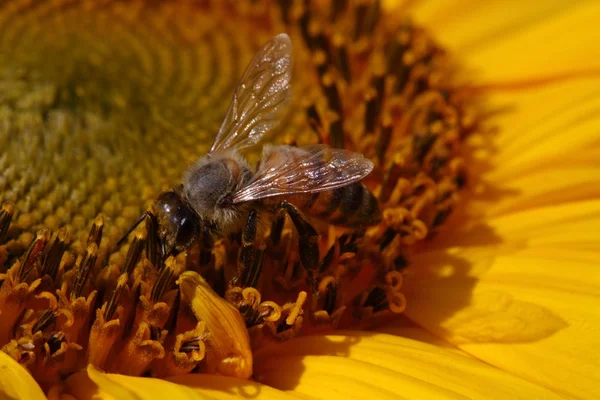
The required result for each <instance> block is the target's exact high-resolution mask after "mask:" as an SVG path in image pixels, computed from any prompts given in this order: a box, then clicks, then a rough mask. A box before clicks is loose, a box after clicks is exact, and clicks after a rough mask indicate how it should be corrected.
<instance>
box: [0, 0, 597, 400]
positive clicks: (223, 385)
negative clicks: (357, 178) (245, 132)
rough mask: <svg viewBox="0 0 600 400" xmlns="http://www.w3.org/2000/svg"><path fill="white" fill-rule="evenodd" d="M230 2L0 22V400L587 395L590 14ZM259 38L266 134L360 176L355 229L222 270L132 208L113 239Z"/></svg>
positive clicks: (593, 144) (27, 12) (592, 289)
mask: <svg viewBox="0 0 600 400" xmlns="http://www.w3.org/2000/svg"><path fill="white" fill-rule="evenodd" d="M380 3H382V4H380ZM235 5H236V7H233V6H232V4H230V3H228V2H201V3H192V2H189V3H188V2H184V1H181V2H177V3H170V2H164V3H162V2H147V3H146V2H132V3H121V2H112V1H105V2H93V1H92V2H82V1H67V0H62V1H48V2H27V1H14V2H10V3H7V4H3V5H2V9H1V10H0V54H2V57H1V60H2V65H0V86H1V87H2V93H1V94H0V113H1V114H2V116H3V117H2V121H3V123H2V127H1V130H0V144H1V146H2V152H1V154H0V165H2V172H1V174H0V194H1V197H0V199H2V200H3V201H6V202H5V203H4V204H3V205H2V209H1V210H0V266H1V269H0V272H1V273H2V275H1V276H2V278H3V280H2V286H1V287H0V312H1V314H0V318H1V320H2V324H1V326H0V347H2V351H1V352H0V366H1V368H2V373H1V374H0V394H1V396H0V397H2V398H26V399H36V398H46V396H47V397H48V398H51V399H59V398H62V399H70V398H77V399H88V398H89V399H91V398H107V399H110V398H118V399H128V398H131V399H146V398H148V399H150V398H157V397H160V396H167V397H174V398H178V397H181V398H189V399H204V398H233V397H259V396H260V398H270V397H272V398H288V397H289V398H332V397H344V398H359V397H360V398H362V397H364V398H367V397H375V398H402V397H406V398H459V397H460V398H465V397H466V398H508V397H516V398H528V399H530V398H594V396H595V395H596V394H597V391H598V389H597V386H598V382H600V373H599V372H598V371H599V370H600V369H599V368H598V360H599V359H600V355H599V354H598V351H599V350H598V349H600V339H598V335H597V332H596V331H597V328H596V325H597V319H598V315H597V311H596V310H597V309H598V297H599V296H600V292H599V290H598V284H600V282H599V281H598V277H599V276H600V275H599V274H598V273H597V272H594V269H593V268H594V267H595V266H596V265H595V264H597V262H598V261H597V257H595V256H596V252H597V250H598V248H600V243H598V242H599V240H600V235H599V234H597V233H594V232H596V229H597V228H598V227H599V226H598V218H600V215H599V210H600V202H599V201H598V197H599V195H600V186H598V182H599V181H600V180H599V178H600V173H599V170H598V168H599V167H600V164H599V162H598V160H600V150H599V149H598V145H599V144H600V140H599V138H600V130H599V129H598V126H597V124H595V122H596V117H597V115H598V110H597V108H598V104H597V102H598V99H599V98H600V97H599V96H598V91H599V89H600V64H599V62H598V60H599V59H600V57H599V56H600V54H597V50H596V48H597V46H596V43H597V42H598V40H599V39H600V37H599V32H600V31H599V30H598V29H596V27H595V22H596V19H597V18H598V17H600V7H599V6H598V5H597V4H596V3H595V2H593V1H589V2H584V1H582V2H573V3H569V4H567V3H564V2H546V3H544V4H541V3H539V2H538V4H534V3H527V2H518V3H515V4H513V2H512V1H509V0H507V1H505V2H486V1H476V0H465V1H460V2H453V3H452V4H449V3H447V2H437V1H422V2H410V1H406V2H404V3H400V4H399V3H398V2H394V1H390V2H379V1H369V0H365V1H356V2H346V1H332V2H331V4H330V3H329V2H317V1H279V2H256V1H247V2H246V1H244V2H236V3H235ZM407 17H410V18H407ZM281 31H286V32H289V33H290V35H291V37H292V41H293V43H294V46H295V53H294V57H295V63H296V64H297V67H296V69H295V71H294V73H295V76H296V78H295V79H296V80H295V86H294V88H295V93H294V98H293V100H292V106H291V107H290V111H289V112H288V113H286V114H285V116H283V123H282V126H283V127H284V128H281V127H280V128H279V129H280V130H279V131H277V132H275V133H276V140H278V141H281V142H284V143H291V144H303V143H314V142H325V143H327V144H330V145H333V146H336V147H347V148H350V149H352V150H355V151H360V152H361V153H364V154H365V155H367V156H369V157H370V158H371V159H373V161H374V162H375V170H374V172H373V174H372V175H370V176H369V177H367V179H366V180H365V182H364V184H365V185H366V186H367V187H368V188H369V189H370V190H371V191H372V192H373V193H374V194H375V195H376V196H377V197H378V199H379V202H380V204H381V210H382V222H381V223H380V224H379V225H377V226H374V227H371V228H369V229H367V230H364V231H360V232H356V231H344V230H340V229H338V228H333V227H328V226H325V225H317V227H318V229H319V231H320V232H321V239H320V241H319V243H318V245H319V247H320V250H321V258H320V260H319V268H318V270H315V271H304V270H303V268H302V265H303V263H302V259H301V255H299V253H298V249H297V240H298V237H297V233H296V231H295V230H294V229H293V228H292V227H291V226H290V223H289V222H286V221H285V219H284V220H283V221H284V222H281V223H278V222H277V221H278V220H277V219H276V220H274V222H273V225H271V226H270V227H267V228H266V229H265V230H264V232H259V235H258V236H259V241H260V243H261V247H259V248H257V249H253V250H252V251H255V253H252V256H253V257H250V258H251V259H252V260H254V262H252V263H251V264H249V265H250V266H251V267H252V268H250V270H244V271H240V270H238V269H236V266H237V264H238V261H237V256H238V251H241V250H243V249H244V248H245V247H244V240H243V238H240V237H236V236H235V235H232V236H231V237H225V238H222V239H220V240H219V241H218V242H216V243H214V247H213V248H212V249H208V250H207V249H206V248H203V247H202V245H200V246H195V247H193V248H191V249H189V251H188V252H187V253H185V254H180V255H179V256H177V257H173V258H169V259H167V260H159V259H157V258H156V257H155V255H154V253H153V246H154V242H153V241H152V232H153V229H156V227H155V226H154V225H153V221H152V219H151V218H146V222H145V224H141V226H140V227H138V229H137V230H135V232H134V233H133V234H132V235H131V236H132V238H131V239H130V240H129V243H128V244H126V245H124V246H121V247H120V248H119V247H118V245H117V241H118V239H119V238H120V237H121V236H122V234H123V232H124V231H125V230H126V229H127V228H128V227H130V226H131V224H132V223H133V221H135V218H137V217H138V216H139V215H140V214H141V213H142V212H143V211H144V210H145V209H146V207H148V206H149V205H150V204H151V203H152V200H153V199H154V198H155V196H156V195H157V194H158V193H160V192H161V191H163V190H167V189H169V188H170V187H172V186H173V185H174V184H176V183H177V182H178V179H180V177H181V174H182V172H183V170H184V169H185V167H186V165H187V164H189V162H191V161H193V160H194V159H195V158H196V157H198V156H199V155H201V154H204V153H205V152H206V150H207V148H208V146H210V138H211V137H212V136H213V135H214V132H216V130H218V127H219V125H220V122H221V120H222V117H223V114H224V112H225V110H226V107H227V103H228V101H229V99H230V96H231V93H232V91H233V90H234V88H235V84H236V81H237V79H238V78H239V76H241V74H242V72H243V68H244V65H245V64H246V63H247V61H248V60H249V59H250V58H251V57H252V55H253V54H254V52H255V51H256V50H257V48H258V47H259V46H260V45H261V44H262V43H264V42H265V41H266V40H268V39H269V38H270V37H272V36H273V35H274V34H276V33H278V32H281ZM240 249H241V250H240ZM254 256H256V257H254ZM588 311H590V312H588ZM222 321H227V324H224V323H222ZM215 338H219V339H220V341H216V339H215ZM231 349H237V350H239V351H237V352H234V353H235V355H236V356H241V357H242V359H243V361H246V362H249V361H250V362H252V364H253V371H252V372H253V374H252V378H253V379H252V380H247V379H241V378H242V377H241V376H240V374H239V373H236V372H235V371H234V372H232V373H224V371H223V370H218V368H217V367H216V366H215V365H217V364H215V360H220V359H221V358H220V357H221V355H220V353H219V350H227V351H230V350H231ZM217 372H218V373H217ZM225 372H231V371H225Z"/></svg>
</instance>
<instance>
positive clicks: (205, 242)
mask: <svg viewBox="0 0 600 400" xmlns="http://www.w3.org/2000/svg"><path fill="white" fill-rule="evenodd" d="M214 244H215V242H214V239H213V235H212V233H211V232H210V229H209V228H208V226H207V225H202V241H201V242H200V265H201V266H205V265H208V263H209V262H210V260H211V255H212V249H213V246H214Z"/></svg>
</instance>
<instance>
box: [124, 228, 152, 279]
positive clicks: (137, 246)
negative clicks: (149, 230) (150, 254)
mask: <svg viewBox="0 0 600 400" xmlns="http://www.w3.org/2000/svg"><path fill="white" fill-rule="evenodd" d="M145 245H146V232H144V231H142V232H139V233H137V234H136V235H135V237H134V238H133V241H132V242H131V244H130V245H129V250H128V251H127V256H126V257H125V263H124V264H123V268H122V269H121V271H122V272H123V273H126V274H127V275H129V276H131V273H132V272H133V269H134V268H135V266H136V265H137V263H138V261H140V257H141V256H142V251H143V250H144V246H145Z"/></svg>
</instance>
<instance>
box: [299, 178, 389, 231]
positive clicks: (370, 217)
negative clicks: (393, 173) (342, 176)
mask: <svg viewBox="0 0 600 400" xmlns="http://www.w3.org/2000/svg"><path fill="white" fill-rule="evenodd" d="M302 203H303V204H300V208H301V209H302V210H303V211H304V212H306V213H307V214H309V215H311V216H314V217H317V218H319V219H322V220H324V221H327V222H329V223H331V224H333V225H340V226H348V227H359V226H368V225H373V224H376V223H378V222H379V221H380V220H381V211H380V210H379V203H378V202H377V199H376V198H375V196H373V194H372V193H371V191H370V190H369V189H367V188H366V187H365V186H364V185H363V184H362V183H358V182H355V183H352V184H350V185H347V186H343V187H341V188H338V189H335V190H329V191H325V192H319V193H314V194H311V195H308V196H306V198H305V199H304V201H303V202H302Z"/></svg>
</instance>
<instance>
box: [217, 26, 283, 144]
mask: <svg viewBox="0 0 600 400" xmlns="http://www.w3.org/2000/svg"><path fill="white" fill-rule="evenodd" d="M291 75H292V41H291V40H290V37H289V36H288V35H286V34H285V33H282V34H279V35H277V36H275V37H274V38H273V39H271V40H270V41H269V42H267V43H266V44H265V45H264V46H263V47H262V48H261V49H260V50H259V51H258V53H257V54H256V55H255V56H254V58H253V59H252V61H250V64H249V65H248V67H247V68H246V71H245V72H244V75H242V78H241V80H240V82H239V84H238V87H237V89H236V91H235V93H234V95H233V99H232V100H231V104H230V105H229V109H228V110H227V115H226V116H225V120H224V121H223V124H222V125H221V128H220V129H219V133H218V134H217V137H216V138H215V141H214V143H213V145H212V147H211V149H210V153H212V152H215V151H219V150H225V149H229V148H245V147H250V146H252V145H254V144H256V142H258V141H259V140H260V138H261V137H262V136H263V135H264V134H265V133H266V132H267V131H269V130H270V129H272V128H273V127H275V126H276V125H277V123H278V122H279V118H278V114H279V111H280V110H281V109H282V108H283V107H284V104H285V103H286V101H287V100H288V99H289V97H290V93H291V91H290V79H291Z"/></svg>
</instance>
